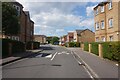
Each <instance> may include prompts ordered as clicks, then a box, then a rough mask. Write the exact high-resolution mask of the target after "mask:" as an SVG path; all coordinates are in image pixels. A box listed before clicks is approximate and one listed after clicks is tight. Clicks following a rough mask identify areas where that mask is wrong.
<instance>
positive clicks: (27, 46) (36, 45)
mask: <svg viewBox="0 0 120 80" xmlns="http://www.w3.org/2000/svg"><path fill="white" fill-rule="evenodd" d="M32 44H33V49H38V48H39V47H40V42H35V41H29V42H27V43H26V49H28V50H30V49H32Z"/></svg>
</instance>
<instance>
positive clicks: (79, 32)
mask: <svg viewBox="0 0 120 80" xmlns="http://www.w3.org/2000/svg"><path fill="white" fill-rule="evenodd" d="M75 31H76V32H77V34H81V32H82V31H83V30H75Z"/></svg>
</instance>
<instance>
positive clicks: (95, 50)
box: [91, 42, 99, 55]
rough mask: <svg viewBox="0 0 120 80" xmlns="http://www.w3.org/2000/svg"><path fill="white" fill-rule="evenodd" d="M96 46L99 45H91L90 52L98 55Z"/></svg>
mask: <svg viewBox="0 0 120 80" xmlns="http://www.w3.org/2000/svg"><path fill="white" fill-rule="evenodd" d="M98 44H99V43H97V42H93V43H91V52H92V53H93V54H96V55H99V54H98Z"/></svg>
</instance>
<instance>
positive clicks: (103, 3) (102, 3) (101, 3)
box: [94, 1, 108, 10]
mask: <svg viewBox="0 0 120 80" xmlns="http://www.w3.org/2000/svg"><path fill="white" fill-rule="evenodd" d="M107 3H108V1H105V2H100V3H99V4H98V5H97V6H95V7H94V10H95V9H96V8H97V7H98V6H103V5H105V4H107Z"/></svg>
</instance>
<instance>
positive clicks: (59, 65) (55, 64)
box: [51, 64, 62, 66]
mask: <svg viewBox="0 0 120 80" xmlns="http://www.w3.org/2000/svg"><path fill="white" fill-rule="evenodd" d="M51 66H62V65H60V64H52V65H51Z"/></svg>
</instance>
